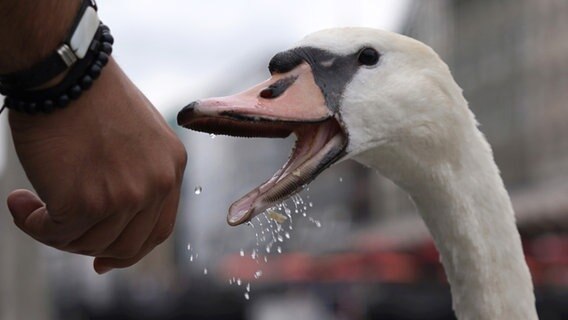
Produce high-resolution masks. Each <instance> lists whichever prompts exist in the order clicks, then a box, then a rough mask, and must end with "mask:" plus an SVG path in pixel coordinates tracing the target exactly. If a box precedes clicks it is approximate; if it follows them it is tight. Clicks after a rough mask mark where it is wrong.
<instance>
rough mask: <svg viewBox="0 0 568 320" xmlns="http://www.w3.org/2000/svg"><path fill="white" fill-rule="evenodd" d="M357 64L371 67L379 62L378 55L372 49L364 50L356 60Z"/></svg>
mask: <svg viewBox="0 0 568 320" xmlns="http://www.w3.org/2000/svg"><path fill="white" fill-rule="evenodd" d="M357 59H358V60H359V63H360V64H362V65H365V66H373V65H375V64H377V62H379V53H378V52H377V50H375V49H373V48H364V49H363V50H361V52H359V57H358V58H357Z"/></svg>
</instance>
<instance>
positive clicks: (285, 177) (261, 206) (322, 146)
mask: <svg viewBox="0 0 568 320" xmlns="http://www.w3.org/2000/svg"><path fill="white" fill-rule="evenodd" d="M337 127H338V125H337V123H336V122H335V120H333V119H331V120H328V121H326V122H325V123H324V124H320V125H317V126H316V127H315V128H314V129H315V136H308V131H311V130H307V131H305V133H304V132H302V133H297V134H298V140H297V142H296V147H295V148H294V151H293V152H292V155H291V156H290V159H289V160H288V162H286V164H285V165H284V166H283V167H282V168H281V169H280V170H279V171H278V172H276V173H275V174H274V175H273V176H272V178H270V179H269V180H268V181H267V182H265V183H263V184H262V185H260V186H259V187H257V188H255V189H254V190H252V191H250V192H249V193H247V194H246V195H245V196H243V197H242V198H240V199H239V200H237V201H235V202H234V203H233V204H232V205H231V207H230V208H229V214H228V216H227V222H228V223H229V224H230V225H233V226H234V225H239V224H241V223H244V222H246V221H249V220H250V219H252V218H254V217H255V216H256V215H258V214H260V213H262V212H263V211H264V210H265V209H267V208H270V207H272V206H274V205H276V204H277V203H278V202H279V201H282V200H284V199H286V198H288V197H290V196H292V195H294V194H295V193H297V192H299V191H300V190H301V189H302V187H303V186H305V185H306V184H308V183H310V182H311V181H312V180H314V179H315V178H316V177H317V176H318V174H319V173H321V172H322V171H323V170H325V169H326V168H328V167H329V166H330V165H331V164H333V163H334V162H335V161H336V160H337V159H339V157H340V156H341V155H342V154H343V151H344V149H345V145H346V139H345V136H344V135H343V133H342V132H340V131H337V130H335V129H336V128H337ZM312 132H313V131H312ZM310 138H312V141H307V140H308V139H310ZM300 149H305V150H302V151H299V152H298V150H300Z"/></svg>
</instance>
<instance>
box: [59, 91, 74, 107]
mask: <svg viewBox="0 0 568 320" xmlns="http://www.w3.org/2000/svg"><path fill="white" fill-rule="evenodd" d="M69 101H71V99H69V96H68V95H66V94H64V95H61V96H60V97H59V98H57V106H58V107H60V108H63V107H65V106H67V105H68V104H69Z"/></svg>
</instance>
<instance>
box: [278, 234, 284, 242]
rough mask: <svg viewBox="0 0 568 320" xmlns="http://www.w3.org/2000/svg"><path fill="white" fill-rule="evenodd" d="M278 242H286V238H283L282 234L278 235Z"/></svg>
mask: <svg viewBox="0 0 568 320" xmlns="http://www.w3.org/2000/svg"><path fill="white" fill-rule="evenodd" d="M278 241H279V242H284V237H282V235H281V234H279V235H278Z"/></svg>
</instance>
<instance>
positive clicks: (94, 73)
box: [89, 64, 102, 79]
mask: <svg viewBox="0 0 568 320" xmlns="http://www.w3.org/2000/svg"><path fill="white" fill-rule="evenodd" d="M101 70H102V68H101V67H100V66H99V65H97V64H93V65H92V66H91V68H90V69H89V74H90V75H91V77H92V78H93V79H96V78H98V77H99V76H100V75H101Z"/></svg>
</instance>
